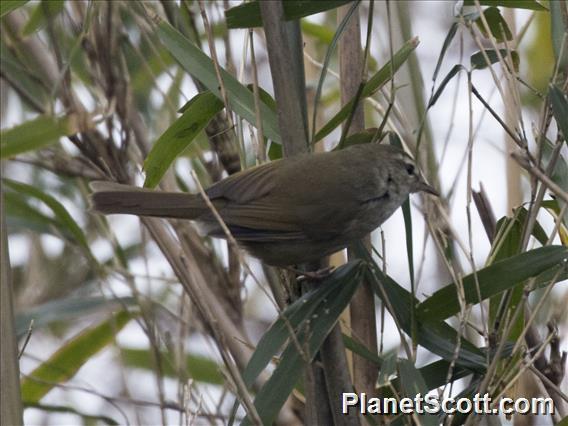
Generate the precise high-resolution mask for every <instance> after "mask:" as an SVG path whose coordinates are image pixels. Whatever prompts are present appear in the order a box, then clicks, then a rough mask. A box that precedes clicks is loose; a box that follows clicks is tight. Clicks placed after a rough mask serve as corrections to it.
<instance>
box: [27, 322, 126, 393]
mask: <svg viewBox="0 0 568 426" xmlns="http://www.w3.org/2000/svg"><path fill="white" fill-rule="evenodd" d="M130 319H131V314H130V313H128V312H126V311H121V312H119V313H117V314H115V315H114V316H112V317H111V318H109V319H108V320H106V321H103V322H102V323H100V324H99V325H97V326H96V327H93V328H91V329H88V330H86V331H84V332H83V333H81V334H79V335H78V336H76V337H74V338H73V339H71V340H70V341H69V342H67V343H65V345H63V346H62V347H61V348H59V350H57V351H56V352H55V353H54V354H53V355H51V356H50V357H49V359H48V360H47V361H45V362H43V363H42V364H40V365H39V366H38V367H37V368H36V369H35V370H34V371H32V372H31V373H30V374H29V375H28V376H27V377H25V378H24V379H23V381H22V386H21V391H22V399H23V400H24V401H27V402H28V403H37V402H39V401H40V400H41V399H42V398H43V397H44V396H45V395H46V394H47V393H48V392H49V391H50V390H51V389H53V388H54V387H55V386H56V385H58V384H61V383H64V382H66V381H67V380H69V379H70V378H71V377H73V376H74V375H75V374H76V373H77V371H79V369H80V368H81V367H82V366H83V365H84V364H85V363H86V362H87V361H89V360H90V359H91V358H92V357H93V356H94V355H95V354H96V353H98V352H99V351H100V350H101V349H103V348H104V347H105V346H107V345H108V344H109V343H111V342H113V341H114V337H115V336H116V334H117V333H118V332H119V331H120V330H121V329H122V328H123V327H124V326H125V325H126V324H127V323H128V321H130ZM34 379H35V380H34Z"/></svg>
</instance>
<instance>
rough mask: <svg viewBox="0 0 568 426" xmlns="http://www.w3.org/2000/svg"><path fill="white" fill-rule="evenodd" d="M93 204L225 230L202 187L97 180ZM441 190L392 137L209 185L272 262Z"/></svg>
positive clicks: (347, 238)
mask: <svg viewBox="0 0 568 426" xmlns="http://www.w3.org/2000/svg"><path fill="white" fill-rule="evenodd" d="M91 187H92V189H93V191H94V193H93V194H92V205H93V209H94V210H96V211H98V212H100V213H105V214H110V213H123V214H134V215H138V216H156V217H166V218H176V219H191V220H195V221H196V222H198V223H199V224H201V225H202V226H203V227H204V231H205V232H206V233H207V234H208V235H211V236H213V237H218V238H224V237H225V234H224V232H223V230H222V228H221V226H220V225H219V222H218V221H217V219H216V218H215V216H214V215H213V214H212V212H211V210H210V209H209V207H208V206H207V205H206V203H205V201H204V200H203V197H202V196H201V195H200V194H188V193H181V192H180V193H174V192H163V191H154V190H149V189H141V188H135V187H132V186H128V185H120V184H116V183H110V182H94V183H92V185H91ZM417 191H425V192H428V193H430V194H434V195H437V192H436V191H435V190H434V189H433V188H432V187H431V186H429V185H428V184H427V183H426V182H425V181H424V179H423V178H422V177H421V176H420V173H419V172H418V171H417V169H416V167H415V166H414V163H413V161H412V159H411V158H410V157H409V156H408V155H407V154H405V153H404V151H402V150H401V149H399V148H396V147H394V146H390V145H380V144H375V143H373V144H361V145H354V146H352V147H349V148H346V149H343V150H339V151H333V152H327V153H321V154H305V155H301V156H297V157H294V158H288V159H282V160H278V161H273V162H271V163H267V164H263V165H260V166H257V167H253V168H250V169H247V170H245V171H242V172H239V173H236V174H234V175H232V176H229V177H228V178H226V179H223V180H222V181H220V182H217V183H216V184H214V185H212V186H211V187H209V188H208V189H207V190H206V191H205V193H206V194H207V196H208V197H209V199H210V200H211V203H212V204H213V206H214V207H215V209H216V210H217V211H218V212H219V215H220V216H221V218H222V219H223V221H224V222H225V224H226V225H227V227H228V229H229V230H230V231H231V233H232V235H233V236H234V238H235V239H236V240H237V241H238V242H239V244H241V245H242V246H243V247H244V248H245V249H246V250H247V251H248V252H250V253H251V254H252V255H253V256H255V257H257V258H259V259H260V260H261V261H263V262H264V263H266V264H269V265H274V266H290V265H298V264H301V263H305V262H310V261H313V260H316V259H319V258H321V257H323V256H326V255H329V254H331V253H334V252H336V251H338V250H341V249H343V248H345V247H347V246H348V245H349V244H350V243H352V242H354V241H356V240H358V239H359V238H362V237H363V236H365V235H366V234H368V233H369V232H371V231H373V230H374V229H375V228H377V227H378V226H379V225H381V224H382V223H383V222H384V221H385V220H386V219H388V217H389V216H390V215H392V214H393V213H394V211H395V210H396V209H397V208H398V207H400V205H401V204H402V203H403V202H404V200H406V198H407V196H408V195H409V194H410V193H412V192H417Z"/></svg>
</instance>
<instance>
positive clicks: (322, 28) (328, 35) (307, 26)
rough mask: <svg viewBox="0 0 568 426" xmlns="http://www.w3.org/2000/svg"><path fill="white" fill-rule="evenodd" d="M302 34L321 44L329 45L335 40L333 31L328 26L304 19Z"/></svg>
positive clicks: (301, 23)
mask: <svg viewBox="0 0 568 426" xmlns="http://www.w3.org/2000/svg"><path fill="white" fill-rule="evenodd" d="M300 25H301V27H302V34H304V35H308V36H311V37H313V38H315V39H316V40H317V41H319V42H320V43H323V44H325V45H328V44H329V43H331V40H333V34H334V32H333V30H331V28H329V26H326V25H320V24H314V23H313V22H309V21H306V20H304V19H302V21H301V22H300Z"/></svg>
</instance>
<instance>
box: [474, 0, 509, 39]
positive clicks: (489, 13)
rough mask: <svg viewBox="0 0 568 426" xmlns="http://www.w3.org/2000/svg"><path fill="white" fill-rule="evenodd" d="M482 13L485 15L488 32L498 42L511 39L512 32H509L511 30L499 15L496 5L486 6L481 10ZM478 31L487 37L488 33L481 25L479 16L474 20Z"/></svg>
mask: <svg viewBox="0 0 568 426" xmlns="http://www.w3.org/2000/svg"><path fill="white" fill-rule="evenodd" d="M483 15H484V16H485V20H486V22H487V26H488V27H489V32H490V33H491V35H492V36H493V37H495V40H496V41H497V42H498V43H503V42H504V41H505V40H507V41H510V40H512V39H513V34H511V30H510V29H509V26H508V25H507V21H505V18H503V16H502V15H501V11H500V10H499V9H497V8H496V7H488V8H487V9H485V10H484V11H483ZM475 23H476V24H477V27H478V28H479V31H481V33H482V34H483V35H484V36H485V38H489V35H490V34H489V33H488V32H487V30H486V28H485V25H483V21H482V19H481V17H479V18H477V19H476V20H475Z"/></svg>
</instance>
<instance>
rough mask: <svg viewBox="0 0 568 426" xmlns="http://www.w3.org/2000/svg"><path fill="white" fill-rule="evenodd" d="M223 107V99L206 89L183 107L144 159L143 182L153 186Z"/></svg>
mask: <svg viewBox="0 0 568 426" xmlns="http://www.w3.org/2000/svg"><path fill="white" fill-rule="evenodd" d="M222 109H223V102H222V101H221V100H220V99H219V98H217V97H216V96H215V95H213V94H212V93H211V92H209V91H206V92H202V93H199V94H198V95H196V96H195V97H194V98H192V99H191V100H190V101H189V102H187V103H186V104H185V105H184V106H183V107H182V108H181V110H180V112H183V114H182V115H181V117H179V118H178V119H177V120H176V121H174V123H173V124H172V125H171V126H170V127H168V129H167V130H166V131H165V132H164V133H163V134H162V135H161V136H160V137H159V138H158V140H157V141H156V142H155V143H154V145H153V146H152V149H151V151H150V153H149V154H148V156H147V157H146V160H145V161H144V170H145V171H146V180H145V181H144V186H145V187H147V188H154V187H155V186H156V185H157V184H158V183H160V180H161V179H162V177H163V176H164V174H165V173H166V171H167V170H168V168H169V167H170V165H171V164H172V163H173V161H174V160H175V159H176V158H177V156H178V155H180V154H181V153H182V152H183V151H184V150H185V149H186V148H187V147H188V146H189V144H191V142H193V140H194V138H195V137H196V136H197V134H198V133H199V132H201V131H202V130H203V129H204V128H205V126H207V124H208V123H209V121H210V120H211V119H212V118H213V117H214V116H215V114H217V113H218V112H219V111H221V110H222Z"/></svg>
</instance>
